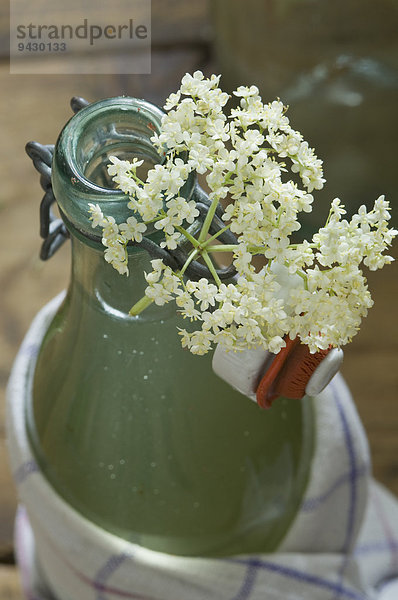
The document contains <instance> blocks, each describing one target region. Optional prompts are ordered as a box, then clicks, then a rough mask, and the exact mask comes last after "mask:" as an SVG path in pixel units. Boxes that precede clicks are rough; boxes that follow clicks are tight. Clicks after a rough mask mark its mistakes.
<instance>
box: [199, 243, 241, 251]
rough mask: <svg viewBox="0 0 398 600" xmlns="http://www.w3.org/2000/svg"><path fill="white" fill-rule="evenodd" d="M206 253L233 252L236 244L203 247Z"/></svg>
mask: <svg viewBox="0 0 398 600" xmlns="http://www.w3.org/2000/svg"><path fill="white" fill-rule="evenodd" d="M203 247H204V248H205V249H206V252H233V251H234V250H235V248H237V247H238V244H217V245H215V246H207V245H204V246H203Z"/></svg>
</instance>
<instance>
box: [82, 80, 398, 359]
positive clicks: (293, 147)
mask: <svg viewBox="0 0 398 600" xmlns="http://www.w3.org/2000/svg"><path fill="white" fill-rule="evenodd" d="M219 82H220V77H219V76H217V75H212V76H211V77H209V78H207V77H205V76H204V75H203V73H202V72H201V71H196V72H195V73H194V74H193V75H191V74H188V73H187V74H186V75H185V76H184V77H183V79H182V82H181V87H180V89H179V90H177V92H176V93H173V94H171V95H170V96H169V98H168V99H167V101H166V104H165V109H166V111H167V113H166V114H165V115H164V117H163V119H162V124H161V130H160V131H159V132H157V133H155V134H154V136H153V138H152V143H153V144H154V147H155V148H156V149H158V151H159V154H160V155H161V156H162V157H164V159H163V160H162V163H161V164H160V163H159V164H156V165H155V166H154V167H153V168H152V169H150V170H149V172H148V174H147V177H146V180H145V181H141V180H140V179H139V177H138V176H137V169H138V167H140V166H141V164H142V161H140V160H138V159H137V158H134V159H133V160H132V162H130V161H127V160H121V159H119V158H117V157H111V158H110V165H109V167H108V173H109V176H110V177H111V178H112V180H113V181H114V183H115V184H116V186H117V187H118V188H120V189H121V190H123V191H124V192H125V193H126V195H127V198H126V202H127V207H128V208H129V209H130V210H131V211H132V214H131V216H130V217H128V218H127V219H126V222H125V223H116V221H115V218H114V217H112V216H104V215H103V213H102V210H101V207H100V206H99V205H98V204H96V205H94V204H89V206H88V212H89V214H90V217H89V218H90V220H91V221H92V227H93V228H96V227H100V228H102V242H103V244H104V246H105V254H104V256H105V260H106V261H107V262H109V263H110V264H111V265H112V266H113V267H114V268H115V269H117V270H118V272H119V273H122V274H128V254H127V244H128V242H129V241H133V242H135V243H140V242H141V241H142V237H143V235H145V234H146V233H147V231H149V224H151V225H150V227H154V228H155V229H156V230H157V231H160V232H162V234H163V239H162V240H161V241H160V246H161V247H162V248H165V249H167V250H170V251H173V250H176V249H177V248H178V247H179V245H180V244H181V242H182V241H183V243H184V248H186V246H187V244H188V242H189V243H191V244H192V246H191V250H188V252H187V256H188V255H190V258H189V259H188V260H187V262H186V263H185V265H184V266H182V267H181V270H180V271H179V272H176V273H174V272H173V271H172V269H171V268H170V267H168V266H166V265H165V264H164V262H163V261H162V260H161V259H156V260H152V261H151V264H152V271H151V272H150V273H146V274H145V279H146V282H147V288H146V291H145V294H146V296H147V298H149V299H150V300H152V301H153V302H154V303H155V304H158V305H160V306H161V305H163V304H166V303H167V302H171V301H175V302H176V305H177V309H178V310H179V311H180V313H181V315H182V317H183V318H185V319H188V320H189V321H191V322H192V323H194V324H195V327H196V330H195V331H193V332H188V331H186V330H185V329H181V330H179V334H180V336H181V344H182V346H183V347H186V348H188V349H189V350H190V351H191V352H192V353H193V354H199V355H200V354H205V353H207V352H208V351H209V350H210V349H211V348H212V346H213V345H214V344H221V345H222V346H223V347H224V348H226V349H228V350H233V351H239V350H241V349H243V348H245V347H248V346H249V347H263V348H265V349H268V350H269V351H270V352H273V353H278V352H279V351H280V350H281V349H282V348H283V347H284V346H285V340H286V337H287V336H290V338H291V339H294V338H295V337H296V336H298V337H299V338H300V340H301V342H302V343H304V344H307V345H308V347H309V349H310V351H311V352H316V351H317V350H319V349H325V348H328V347H329V346H330V345H332V346H336V347H339V346H342V345H344V344H346V343H348V342H349V341H351V339H352V338H353V337H354V336H355V334H356V333H357V332H358V330H359V327H360V324H361V320H362V318H363V317H365V316H366V314H367V311H368V309H369V308H370V307H371V306H372V302H373V301H372V298H371V296H370V293H369V290H368V288H367V283H366V279H365V277H364V275H363V273H362V271H361V266H362V265H365V266H367V267H368V268H369V269H371V270H374V269H379V268H381V267H383V266H384V265H385V264H388V263H390V262H391V261H392V260H393V259H392V257H391V256H389V255H388V254H386V250H387V249H388V247H389V246H390V245H391V243H392V241H393V239H394V237H395V236H396V235H397V231H396V230H395V229H392V228H390V227H389V220H390V207H389V204H388V202H387V201H386V200H385V198H384V196H380V197H379V198H378V199H377V200H376V202H375V204H374V207H373V208H372V209H370V210H368V209H367V208H366V207H365V206H361V207H360V208H359V210H358V213H357V214H356V215H353V216H352V217H351V219H349V217H347V215H346V209H345V207H344V205H343V204H342V202H341V201H340V200H339V199H337V198H336V199H335V200H333V201H332V203H331V207H330V212H329V216H328V219H327V221H326V223H325V225H324V226H323V227H321V228H320V229H319V231H318V232H317V233H315V234H314V236H313V238H312V240H308V241H307V240H304V241H303V242H300V243H293V241H292V239H291V238H292V234H294V232H296V231H298V230H299V229H300V227H301V224H300V216H301V213H303V212H305V213H308V212H311V211H312V208H313V203H314V196H313V191H314V190H319V189H321V188H322V187H323V185H324V182H325V180H324V178H323V166H322V161H321V160H320V159H319V158H318V157H317V156H316V154H315V152H314V150H313V149H312V148H311V147H310V145H309V144H308V142H307V141H306V140H304V138H303V136H302V134H301V133H300V132H298V131H295V130H294V129H293V128H292V126H291V124H290V122H289V119H288V117H287V114H286V112H287V108H286V107H285V106H284V105H283V103H282V102H281V101H280V100H275V101H273V102H270V103H268V104H265V103H264V102H263V101H262V99H261V96H260V93H259V90H258V88H257V87H256V86H248V87H246V86H241V87H239V88H238V89H237V90H236V91H235V92H234V95H235V96H236V97H237V98H239V106H238V107H237V108H234V109H232V110H231V111H229V113H228V112H227V110H226V104H227V102H228V99H229V96H228V94H226V93H225V92H223V91H222V90H221V88H220V87H219ZM195 172H196V173H199V174H203V175H204V176H205V178H206V182H207V184H208V186H209V188H210V192H209V200H210V202H211V203H212V205H213V207H214V206H215V203H217V202H218V201H219V200H221V199H224V198H228V202H229V203H228V204H227V206H226V208H225V211H224V214H223V216H222V219H223V221H224V223H225V226H226V228H228V229H229V230H230V231H231V232H232V233H233V234H235V236H236V238H237V241H236V244H230V245H228V246H226V247H225V250H228V251H231V252H232V256H233V258H232V262H233V266H234V267H235V269H236V272H237V274H236V277H235V278H233V279H232V280H231V281H228V282H221V281H220V280H219V279H218V276H217V274H216V273H215V270H214V268H213V270H211V268H210V267H211V259H210V258H209V257H210V254H211V252H210V250H209V251H207V249H208V247H209V246H208V245H209V244H211V240H208V237H209V230H208V229H207V230H206V231H204V232H203V235H201V236H200V237H198V234H197V233H194V234H193V235H194V236H196V238H197V239H194V240H193V239H192V237H191V235H192V234H191V233H190V232H191V231H196V229H195V225H194V226H193V227H191V225H192V224H194V223H195V220H196V219H197V218H198V217H199V210H198V208H197V207H196V204H195V201H194V200H192V199H191V197H189V196H188V195H187V196H186V197H185V189H186V187H188V186H185V184H186V182H187V181H189V180H190V178H191V180H192V178H194V173H195ZM188 226H189V227H188ZM203 227H204V226H203ZM186 228H188V229H186ZM211 233H213V231H211ZM213 243H214V242H213ZM217 248H219V249H221V250H222V245H221V246H217ZM213 249H214V248H212V250H213ZM254 255H259V256H260V257H261V259H262V261H263V265H264V266H262V268H256V267H255V266H254V261H253V256H254ZM201 257H202V262H203V263H204V262H206V264H207V265H208V266H209V260H210V267H209V269H210V271H209V278H201V279H200V280H199V281H192V280H190V279H189V277H187V274H188V273H189V269H188V266H189V261H190V260H191V259H192V258H195V259H198V260H200V259H201Z"/></svg>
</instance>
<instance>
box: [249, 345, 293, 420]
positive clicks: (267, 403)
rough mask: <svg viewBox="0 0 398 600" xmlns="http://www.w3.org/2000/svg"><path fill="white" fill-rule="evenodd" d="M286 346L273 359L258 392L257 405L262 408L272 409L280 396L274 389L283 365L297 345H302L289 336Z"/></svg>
mask: <svg viewBox="0 0 398 600" xmlns="http://www.w3.org/2000/svg"><path fill="white" fill-rule="evenodd" d="M285 342H286V346H285V347H284V348H282V350H281V351H280V352H278V354H277V355H276V356H275V358H274V359H273V361H272V363H271V365H270V367H269V369H268V370H267V371H266V373H265V374H264V375H263V377H262V379H261V381H260V383H259V385H258V387H257V391H256V399H257V404H258V405H259V406H261V408H271V404H272V401H273V400H275V398H277V397H278V396H279V394H278V393H276V392H275V391H274V389H273V387H274V384H275V381H276V378H277V377H278V375H279V373H280V371H281V369H282V367H283V365H284V364H285V362H286V360H287V358H288V357H289V355H290V353H291V352H293V350H294V348H295V347H296V346H297V344H299V343H300V339H299V338H298V337H296V338H294V340H291V339H290V337H289V336H286V338H285Z"/></svg>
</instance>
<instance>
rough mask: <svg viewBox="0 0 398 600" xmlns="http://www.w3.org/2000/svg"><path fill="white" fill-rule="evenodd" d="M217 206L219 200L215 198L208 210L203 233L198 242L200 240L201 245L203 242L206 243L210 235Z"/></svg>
mask: <svg viewBox="0 0 398 600" xmlns="http://www.w3.org/2000/svg"><path fill="white" fill-rule="evenodd" d="M217 205H218V200H217V198H213V200H212V202H211V205H210V208H209V210H208V213H207V215H206V218H205V220H204V223H203V226H202V229H201V232H200V234H199V238H198V240H199V242H200V243H202V242H204V241H205V239H206V236H207V234H208V233H209V229H210V225H211V222H212V220H213V217H214V215H215V213H216V209H217Z"/></svg>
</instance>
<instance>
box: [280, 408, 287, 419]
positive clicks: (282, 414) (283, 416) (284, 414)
mask: <svg viewBox="0 0 398 600" xmlns="http://www.w3.org/2000/svg"><path fill="white" fill-rule="evenodd" d="M281 417H282V419H283V420H284V421H286V419H287V413H286V411H285V410H284V411H283V412H282V413H281Z"/></svg>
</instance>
